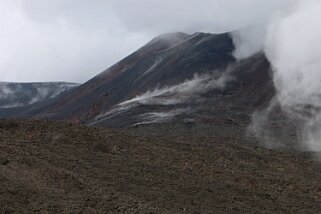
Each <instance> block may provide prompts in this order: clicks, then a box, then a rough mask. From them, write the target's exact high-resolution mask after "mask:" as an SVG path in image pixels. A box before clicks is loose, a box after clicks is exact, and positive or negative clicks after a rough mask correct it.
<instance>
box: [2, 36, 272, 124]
mask: <svg viewBox="0 0 321 214" xmlns="http://www.w3.org/2000/svg"><path fill="white" fill-rule="evenodd" d="M234 49H235V47H234V44H233V40H232V38H231V36H230V35H229V34H227V33H226V34H217V35H214V34H205V33H195V34H193V35H188V34H184V33H172V34H165V35H161V36H159V37H156V38H155V39H153V40H152V41H151V42H149V43H148V44H146V45H145V46H143V47H142V48H140V49H139V50H137V51H136V52H134V53H133V54H131V55H129V56H128V57H126V58H125V59H123V60H121V61H120V62H118V63H116V64H115V65H114V66H112V67H110V68H109V69H107V70H106V71H104V72H102V73H101V74H99V75H97V76H96V77H94V78H92V79H91V80H89V81H88V82H86V83H84V84H82V85H80V86H79V87H77V88H75V89H74V90H71V91H69V92H67V93H65V94H63V95H61V96H59V97H57V98H56V99H54V100H52V99H50V100H49V101H48V100H44V101H43V102H40V103H37V105H32V106H31V107H30V106H28V107H26V108H16V109H9V110H6V111H4V110H2V111H0V116H7V117H12V116H17V115H18V116H21V117H35V118H44V119H55V120H69V121H73V122H75V123H81V124H87V125H96V126H113V127H115V126H117V127H123V126H133V125H139V124H146V123H158V122H167V121H173V120H174V121H183V122H184V121H185V122H186V121H194V122H195V121H196V122H201V121H210V120H212V119H213V118H214V119H215V118H217V117H221V118H227V117H231V116H233V117H242V118H244V117H245V118H247V119H248V118H249V115H250V114H251V113H252V111H253V110H255V109H257V108H258V107H259V106H261V105H264V104H265V103H266V102H267V101H269V100H270V99H271V97H273V95H274V87H273V83H272V81H271V77H270V64H269V62H268V61H267V60H266V58H265V56H264V54H257V55H254V56H252V57H249V58H248V59H245V60H242V61H237V60H236V59H235V58H234V57H233V51H234Z"/></svg>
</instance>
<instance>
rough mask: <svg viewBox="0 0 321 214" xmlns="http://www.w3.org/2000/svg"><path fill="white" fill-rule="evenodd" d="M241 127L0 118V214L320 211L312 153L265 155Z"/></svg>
mask: <svg viewBox="0 0 321 214" xmlns="http://www.w3.org/2000/svg"><path fill="white" fill-rule="evenodd" d="M246 127H247V125H246V124H241V123H238V124H235V123H229V122H228V121H226V122H224V121H223V122H220V123H218V122H217V123H214V122H212V123H207V124H193V123H191V124H190V123H186V124H182V123H181V124H175V123H172V124H162V125H146V126H139V127H135V128H130V129H119V130H116V129H101V128H93V127H85V126H76V125H72V124H69V123H62V122H50V121H36V120H16V119H10V120H0V213H318V212H320V210H321V167H320V164H319V163H318V162H317V161H316V160H315V159H314V158H313V155H312V154H310V153H307V152H302V151H296V150H294V149H286V148H283V149H282V150H281V149H280V150H276V149H274V150H271V149H267V148H264V147H263V146H261V144H259V143H258V142H256V140H255V139H253V138H251V137H247V136H246V135H245V134H244V133H246ZM289 141H295V139H291V138H290V137H289Z"/></svg>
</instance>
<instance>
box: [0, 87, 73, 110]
mask: <svg viewBox="0 0 321 214" xmlns="http://www.w3.org/2000/svg"><path fill="white" fill-rule="evenodd" d="M76 86H78V84H76V83H65V82H39V83H14V82H0V108H13V107H21V106H27V105H30V104H34V103H37V102H40V101H43V100H47V99H51V98H54V97H56V96H58V95H59V94H61V93H63V92H66V91H68V90H70V89H72V88H74V87H76Z"/></svg>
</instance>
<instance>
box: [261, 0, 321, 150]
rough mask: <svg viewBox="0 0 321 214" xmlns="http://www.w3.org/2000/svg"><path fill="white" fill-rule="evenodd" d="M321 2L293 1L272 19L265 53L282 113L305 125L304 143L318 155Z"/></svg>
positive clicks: (320, 131) (320, 138) (320, 146)
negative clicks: (289, 7)
mask: <svg viewBox="0 0 321 214" xmlns="http://www.w3.org/2000/svg"><path fill="white" fill-rule="evenodd" d="M320 14H321V1H319V0H304V1H303V0H300V1H296V5H295V7H293V9H292V11H291V12H290V13H279V14H277V15H276V16H274V17H273V19H272V21H271V22H270V25H269V27H268V30H267V37H266V42H265V53H266V55H267V57H268V59H269V61H270V62H271V64H272V66H273V70H274V84H275V87H276V89H277V92H278V94H277V98H278V101H279V103H280V105H281V107H282V109H283V110H284V111H285V112H286V113H287V114H288V115H289V116H290V117H294V118H297V119H300V120H301V121H302V122H303V123H304V129H303V131H304V132H303V140H304V142H305V143H306V145H308V146H309V148H310V149H312V150H314V151H315V150H317V151H321V124H320V122H321V120H320V119H321V111H320V110H321V22H320V20H321V15H320Z"/></svg>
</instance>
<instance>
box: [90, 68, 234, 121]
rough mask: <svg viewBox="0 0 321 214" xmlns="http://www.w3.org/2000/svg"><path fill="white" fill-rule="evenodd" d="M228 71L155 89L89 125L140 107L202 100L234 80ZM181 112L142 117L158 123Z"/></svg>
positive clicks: (121, 104)
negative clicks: (205, 95) (214, 90)
mask: <svg viewBox="0 0 321 214" xmlns="http://www.w3.org/2000/svg"><path fill="white" fill-rule="evenodd" d="M230 71H231V69H229V68H228V69H227V71H226V72H222V74H219V73H215V72H214V73H212V74H204V75H198V74H196V75H194V77H193V78H192V79H190V80H186V81H184V82H183V83H180V84H178V85H174V86H169V87H163V88H155V89H153V90H151V91H147V92H146V93H144V94H142V95H139V96H137V97H135V98H132V99H129V100H127V101H124V102H122V103H120V104H118V105H117V106H116V107H114V108H113V109H111V110H109V111H107V112H103V113H101V114H99V115H98V116H96V118H95V120H94V121H95V122H94V123H92V124H91V125H93V124H95V123H97V122H100V121H103V120H107V119H108V118H111V117H114V116H116V115H119V114H121V113H124V112H126V111H128V110H130V109H133V108H136V107H138V106H142V105H145V106H148V105H149V106H152V105H160V106H172V105H178V104H183V103H188V102H192V101H193V102H195V101H200V100H201V99H202V98H201V95H202V94H204V93H206V92H208V91H210V90H213V89H217V90H223V89H224V88H225V87H226V85H227V84H229V83H230V82H231V81H233V80H234V79H233V77H232V75H230ZM182 112H184V111H171V112H156V113H151V114H145V115H144V116H146V119H147V121H149V122H148V123H150V121H156V120H157V121H158V120H160V118H163V119H162V120H164V119H165V118H167V119H168V118H172V117H173V116H176V115H177V114H178V113H182Z"/></svg>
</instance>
